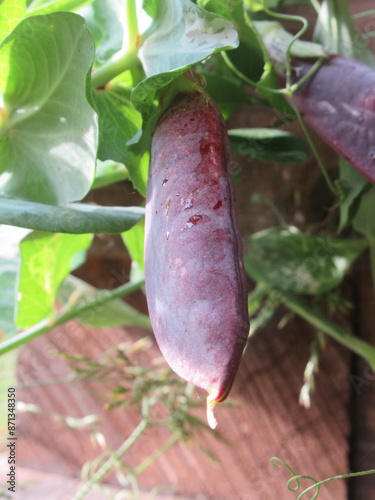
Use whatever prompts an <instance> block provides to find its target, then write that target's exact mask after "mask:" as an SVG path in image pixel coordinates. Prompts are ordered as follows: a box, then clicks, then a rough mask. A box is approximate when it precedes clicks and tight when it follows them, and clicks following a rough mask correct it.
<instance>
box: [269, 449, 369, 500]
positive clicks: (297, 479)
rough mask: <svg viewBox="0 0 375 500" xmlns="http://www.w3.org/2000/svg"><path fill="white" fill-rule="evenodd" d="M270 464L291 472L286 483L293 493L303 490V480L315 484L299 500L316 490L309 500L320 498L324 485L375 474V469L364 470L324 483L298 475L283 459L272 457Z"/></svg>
mask: <svg viewBox="0 0 375 500" xmlns="http://www.w3.org/2000/svg"><path fill="white" fill-rule="evenodd" d="M270 463H271V465H273V466H274V467H281V466H282V467H285V469H287V470H288V471H289V472H290V474H291V475H292V477H291V478H290V479H288V481H287V483H286V487H287V488H288V490H289V491H293V492H295V493H297V492H298V491H299V489H300V488H301V479H308V480H309V481H312V482H313V483H314V484H312V485H311V486H309V487H308V488H306V489H304V490H303V491H302V492H301V493H300V494H299V495H298V497H297V500H301V499H302V497H304V496H305V495H307V493H312V492H313V491H314V490H316V491H315V492H314V495H313V496H312V497H311V498H310V499H309V500H315V499H316V498H318V496H319V493H320V487H321V486H322V485H323V484H327V483H330V482H331V481H335V480H336V479H348V478H353V477H359V476H368V475H370V474H375V469H370V470H364V471H360V472H350V473H348V474H341V475H339V476H333V477H329V478H327V479H323V481H317V480H316V479H314V478H313V477H311V476H306V475H304V474H299V475H298V474H296V473H295V472H294V470H293V469H292V468H291V467H290V465H288V464H287V463H286V462H284V460H282V459H281V458H278V457H272V458H271V459H270ZM293 483H295V485H294V486H293Z"/></svg>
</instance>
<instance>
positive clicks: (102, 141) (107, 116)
mask: <svg viewBox="0 0 375 500" xmlns="http://www.w3.org/2000/svg"><path fill="white" fill-rule="evenodd" d="M94 98H95V102H96V106H97V109H98V112H99V149H98V158H99V159H100V160H114V161H117V162H120V163H124V164H125V165H126V168H127V169H128V171H129V176H130V180H131V181H132V182H133V185H134V187H135V188H136V189H138V190H139V191H140V192H141V193H142V194H143V193H145V189H146V180H147V168H146V170H145V168H144V163H142V156H141V154H137V153H136V152H135V151H134V149H132V148H130V147H129V145H128V143H129V141H130V142H131V140H132V139H134V137H135V136H136V134H137V133H138V132H140V130H141V127H142V117H141V115H140V113H139V112H138V111H137V110H136V109H134V106H133V105H132V104H131V102H130V100H129V90H126V89H124V88H122V87H120V86H115V85H110V86H108V87H106V88H105V89H104V90H101V91H95V92H94ZM146 167H147V165H146Z"/></svg>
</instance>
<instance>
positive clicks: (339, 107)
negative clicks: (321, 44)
mask: <svg viewBox="0 0 375 500" xmlns="http://www.w3.org/2000/svg"><path fill="white" fill-rule="evenodd" d="M313 63H314V61H311V60H302V59H294V60H293V73H294V82H297V81H298V80H299V79H301V78H302V77H303V76H304V75H306V73H307V72H308V71H309V70H310V69H311V68H312V66H313ZM294 101H295V104H296V106H297V108H298V110H299V111H300V113H301V116H302V118H303V119H304V121H305V122H306V123H307V124H308V125H309V126H310V128H311V129H312V130H314V131H315V132H316V133H317V134H318V135H320V136H321V137H322V139H323V140H324V141H326V142H327V143H328V144H329V145H330V146H331V147H332V148H333V149H335V150H336V151H337V152H338V153H339V154H340V155H342V156H343V157H344V158H345V159H347V160H348V161H349V163H351V164H352V165H353V167H355V168H356V170H358V172H360V173H361V174H362V175H363V176H364V177H366V178H367V179H368V180H369V181H370V182H372V183H375V70H374V69H373V68H371V67H370V66H367V65H365V64H363V63H361V62H358V61H356V60H353V59H348V58H346V57H343V56H339V55H330V56H329V57H328V58H327V60H326V61H324V62H323V64H322V65H321V66H320V67H319V69H318V70H317V71H316V72H315V73H314V74H313V75H312V76H311V77H310V78H308V79H307V80H306V81H305V82H304V83H303V84H302V85H301V86H300V87H299V88H298V89H297V91H296V92H295V93H294Z"/></svg>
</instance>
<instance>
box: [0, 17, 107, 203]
mask: <svg viewBox="0 0 375 500" xmlns="http://www.w3.org/2000/svg"><path fill="white" fill-rule="evenodd" d="M93 57H94V45H93V42H92V38H91V36H90V34H89V32H88V31H87V28H86V26H85V23H84V20H83V19H82V17H80V16H78V15H76V14H69V13H62V12H60V13H57V14H50V15H46V16H35V17H31V18H29V19H25V20H23V21H22V22H21V23H20V24H18V25H17V26H16V28H15V29H14V30H13V31H12V33H11V34H10V35H9V36H8V37H7V38H6V39H5V41H4V42H3V44H2V45H1V46H0V94H1V93H2V94H3V101H4V118H3V121H2V122H1V119H0V172H2V174H1V175H0V192H1V193H2V194H4V195H6V196H10V197H16V198H21V199H27V200H32V201H41V202H45V203H53V204H57V203H66V202H70V201H74V200H79V199H81V198H83V196H84V195H85V194H86V193H87V191H88V190H89V188H90V185H91V183H92V180H93V178H94V172H95V157H96V148H97V117H96V113H95V111H94V109H93V108H92V106H91V104H90V103H89V101H88V99H87V97H89V98H91V97H90V96H91V94H87V92H89V91H88V86H87V78H88V73H89V72H90V69H91V65H92V61H93ZM86 94H87V95H86Z"/></svg>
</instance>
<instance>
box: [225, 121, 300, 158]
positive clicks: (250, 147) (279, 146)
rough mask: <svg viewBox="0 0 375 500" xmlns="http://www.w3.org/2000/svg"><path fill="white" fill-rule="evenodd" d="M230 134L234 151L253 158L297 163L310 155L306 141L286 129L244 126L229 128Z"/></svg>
mask: <svg viewBox="0 0 375 500" xmlns="http://www.w3.org/2000/svg"><path fill="white" fill-rule="evenodd" d="M228 134H229V138H230V143H231V148H232V149H233V151H235V152H236V153H239V154H242V155H246V156H250V157H251V158H259V159H261V160H263V161H274V162H279V163H296V162H300V161H304V160H306V159H307V158H308V156H309V148H308V146H307V144H306V143H305V141H304V140H303V139H300V138H299V137H297V136H295V135H293V134H291V133H289V132H286V131H285V130H279V129H271V128H242V129H232V130H229V131H228Z"/></svg>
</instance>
